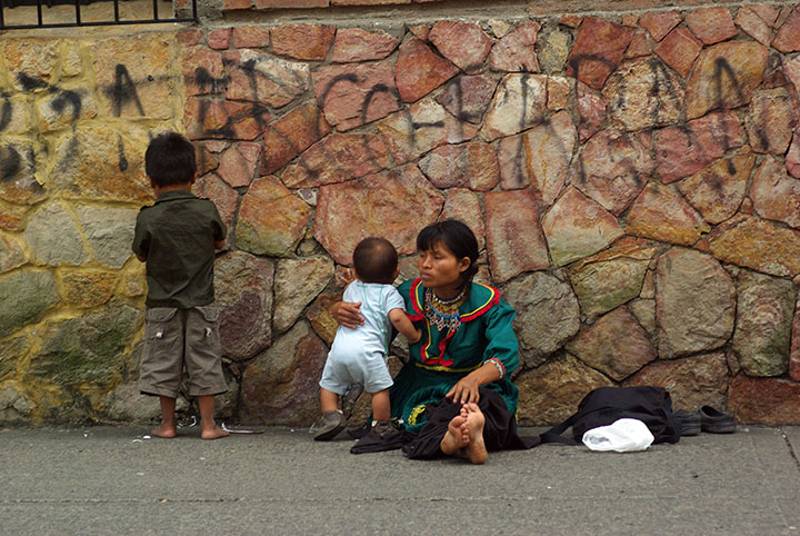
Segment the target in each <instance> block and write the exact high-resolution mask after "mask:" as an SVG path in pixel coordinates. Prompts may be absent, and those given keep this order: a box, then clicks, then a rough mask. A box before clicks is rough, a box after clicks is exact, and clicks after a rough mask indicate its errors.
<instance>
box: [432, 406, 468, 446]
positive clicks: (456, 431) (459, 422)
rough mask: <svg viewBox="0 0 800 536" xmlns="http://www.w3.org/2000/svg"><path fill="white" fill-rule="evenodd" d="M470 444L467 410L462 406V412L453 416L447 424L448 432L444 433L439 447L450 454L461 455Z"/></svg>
mask: <svg viewBox="0 0 800 536" xmlns="http://www.w3.org/2000/svg"><path fill="white" fill-rule="evenodd" d="M468 444H469V430H468V428H467V411H466V409H464V408H462V409H461V413H460V414H459V415H456V416H455V417H453V418H452V419H451V420H450V424H449V425H447V433H446V434H444V437H443V438H442V442H441V443H440V445H439V448H440V449H442V452H443V453H444V454H446V455H448V456H460V455H461V453H462V451H463V450H464V448H465V447H466V446H467V445H468Z"/></svg>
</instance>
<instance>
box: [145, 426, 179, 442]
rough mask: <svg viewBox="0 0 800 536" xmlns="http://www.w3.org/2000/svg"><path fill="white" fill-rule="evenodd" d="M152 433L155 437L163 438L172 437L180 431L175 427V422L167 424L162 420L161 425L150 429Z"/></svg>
mask: <svg viewBox="0 0 800 536" xmlns="http://www.w3.org/2000/svg"><path fill="white" fill-rule="evenodd" d="M150 435H152V436H155V437H161V438H163V439H172V438H173V437H175V436H176V435H178V431H177V429H176V428H175V425H174V424H165V423H163V422H162V423H161V426H159V427H158V428H153V429H152V430H150Z"/></svg>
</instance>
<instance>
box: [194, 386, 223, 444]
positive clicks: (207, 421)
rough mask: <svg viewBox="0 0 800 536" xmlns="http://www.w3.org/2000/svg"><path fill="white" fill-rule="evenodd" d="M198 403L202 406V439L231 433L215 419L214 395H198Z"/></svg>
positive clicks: (215, 437) (217, 437)
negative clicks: (218, 424)
mask: <svg viewBox="0 0 800 536" xmlns="http://www.w3.org/2000/svg"><path fill="white" fill-rule="evenodd" d="M197 405H198V406H200V437H201V438H202V439H219V438H221V437H226V436H228V435H229V434H228V432H226V431H225V430H223V429H222V428H220V427H219V426H217V423H216V422H215V421H214V397H213V396H210V395H207V396H198V397H197Z"/></svg>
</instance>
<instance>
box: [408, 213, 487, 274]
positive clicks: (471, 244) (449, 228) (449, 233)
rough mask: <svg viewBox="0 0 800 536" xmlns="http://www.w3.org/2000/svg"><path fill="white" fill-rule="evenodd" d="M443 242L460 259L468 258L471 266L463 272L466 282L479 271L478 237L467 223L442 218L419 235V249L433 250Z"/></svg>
mask: <svg viewBox="0 0 800 536" xmlns="http://www.w3.org/2000/svg"><path fill="white" fill-rule="evenodd" d="M438 243H441V244H443V245H444V247H446V248H447V249H449V250H450V251H451V252H452V253H453V255H455V256H456V257H457V258H458V259H463V258H465V257H466V258H468V259H469V261H470V264H469V268H467V269H466V271H465V272H464V273H463V277H464V282H468V281H471V280H472V278H473V277H475V274H477V273H478V254H479V251H478V239H477V238H475V233H473V232H472V229H470V228H469V227H468V226H467V224H466V223H464V222H462V221H459V220H453V219H449V220H442V221H440V222H436V223H432V224H430V225H428V226H427V227H425V228H424V229H423V230H421V231H420V232H419V234H418V235H417V251H431V250H432V249H433V248H434V247H435V246H436V244H438Z"/></svg>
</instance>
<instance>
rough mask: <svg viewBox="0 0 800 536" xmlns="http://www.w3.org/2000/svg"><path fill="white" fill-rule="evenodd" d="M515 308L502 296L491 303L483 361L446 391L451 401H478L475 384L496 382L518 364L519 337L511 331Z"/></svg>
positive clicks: (477, 385) (487, 318)
mask: <svg viewBox="0 0 800 536" xmlns="http://www.w3.org/2000/svg"><path fill="white" fill-rule="evenodd" d="M514 316H516V313H515V312H514V309H512V308H511V306H510V305H508V303H507V302H506V301H505V300H500V303H498V304H497V305H495V306H494V307H492V309H491V310H490V311H489V312H487V313H486V317H485V322H486V324H485V326H486V327H485V332H484V334H485V336H486V340H487V341H488V343H487V345H486V348H485V349H484V351H483V356H482V357H483V365H482V366H481V367H480V368H478V369H476V370H473V371H472V372H470V373H469V374H467V375H466V376H464V377H463V378H461V379H460V380H459V381H458V383H456V384H455V385H454V386H453V388H452V389H450V391H449V392H448V393H447V395H445V396H447V397H448V398H451V399H452V400H453V401H454V402H461V403H464V402H477V401H478V399H479V398H480V396H479V395H478V388H479V387H480V386H481V385H485V384H487V383H492V382H496V381H498V380H501V379H503V378H504V377H505V376H506V375H508V374H512V373H513V372H514V371H515V370H517V368H519V341H518V340H517V334H516V333H515V332H514V325H513V323H514Z"/></svg>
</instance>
